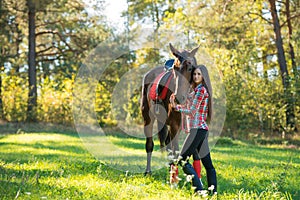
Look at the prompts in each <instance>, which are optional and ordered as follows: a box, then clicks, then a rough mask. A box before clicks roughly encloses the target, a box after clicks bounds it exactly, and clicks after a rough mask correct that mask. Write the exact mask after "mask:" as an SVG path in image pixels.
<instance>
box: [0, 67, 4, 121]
mask: <svg viewBox="0 0 300 200" xmlns="http://www.w3.org/2000/svg"><path fill="white" fill-rule="evenodd" d="M0 67H1V66H0ZM0 70H1V69H0ZM1 71H2V70H1ZM1 71H0V119H2V120H4V111H3V101H2V74H1V73H2V72H1Z"/></svg>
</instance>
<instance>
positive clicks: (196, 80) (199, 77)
mask: <svg viewBox="0 0 300 200" xmlns="http://www.w3.org/2000/svg"><path fill="white" fill-rule="evenodd" d="M193 81H194V83H196V84H199V83H202V81H203V77H202V73H201V71H200V69H199V68H197V69H195V71H194V73H193Z"/></svg>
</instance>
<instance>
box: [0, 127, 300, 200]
mask: <svg viewBox="0 0 300 200" xmlns="http://www.w3.org/2000/svg"><path fill="white" fill-rule="evenodd" d="M88 138H89V141H94V142H93V143H92V144H90V143H88V145H87V142H86V140H85V139H83V138H79V137H78V136H77V134H70V133H68V134H62V133H49V132H47V133H23V134H12V135H2V136H0V155H1V158H0V199H15V198H16V199H99V200H102V199H139V200H141V199H199V197H195V196H194V195H193V193H192V191H191V188H190V183H186V182H185V181H184V180H185V179H184V175H183V172H182V170H180V177H181V178H182V180H181V181H180V183H179V186H178V187H177V188H175V189H171V188H170V185H169V184H168V179H169V177H168V176H169V174H168V168H167V167H166V166H165V164H164V161H161V160H160V159H157V160H154V166H156V170H155V171H154V172H153V174H152V176H151V177H150V176H147V177H144V176H143V174H142V173H134V172H137V171H142V170H144V167H145V162H146V155H145V150H144V143H145V141H144V140H143V139H139V138H126V137H122V136H117V135H111V136H107V137H106V139H107V141H110V142H111V143H113V144H114V145H115V146H117V147H118V148H119V150H120V149H121V150H122V151H123V152H125V153H123V154H118V155H117V156H115V155H116V154H115V152H113V151H110V150H107V151H103V150H101V148H104V147H105V146H104V144H101V145H98V146H100V147H98V146H97V142H98V140H97V139H99V137H96V136H91V137H88ZM83 141H84V143H83ZM219 141H220V142H218V143H217V144H216V145H215V146H214V148H213V149H212V158H213V162H214V165H215V167H216V170H217V176H218V196H217V198H218V199H300V192H299V186H300V179H299V175H300V174H299V171H300V154H299V153H300V150H299V149H286V148H285V147H284V146H279V145H277V146H255V145H250V144H246V143H242V142H239V141H228V139H226V141H225V140H224V141H225V142H224V141H222V140H219ZM99 142H101V141H100V140H99ZM155 144H156V150H158V143H157V141H155ZM98 148H99V149H98ZM87 149H90V150H91V151H88V150H87ZM98 151H102V153H99V154H97V152H98ZM90 152H93V154H94V155H92V154H91V153H90ZM118 152H119V151H118ZM106 153H107V154H108V155H104V154H106ZM155 156H156V157H157V158H162V157H163V156H161V155H160V153H158V152H157V153H156V155H155ZM97 158H98V159H97ZM101 158H103V159H101ZM118 158H119V160H118ZM159 162H161V163H159ZM122 163H125V164H123V165H122ZM117 165H121V167H120V168H119V169H118V166H117ZM202 174H203V178H202V179H203V182H204V185H206V181H205V170H203V173H202ZM210 198H211V199H217V198H216V197H215V196H214V197H210Z"/></svg>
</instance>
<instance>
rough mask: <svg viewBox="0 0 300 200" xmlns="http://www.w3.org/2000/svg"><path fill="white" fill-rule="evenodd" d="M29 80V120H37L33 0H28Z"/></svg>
mask: <svg viewBox="0 0 300 200" xmlns="http://www.w3.org/2000/svg"><path fill="white" fill-rule="evenodd" d="M27 3H28V21H29V23H28V24H29V25H28V30H29V36H28V43H29V53H28V67H29V69H28V78H29V79H28V80H29V93H28V106H27V121H30V122H34V121H36V109H37V87H36V66H35V64H36V63H35V56H36V55H35V4H34V2H33V1H32V0H28V1H27Z"/></svg>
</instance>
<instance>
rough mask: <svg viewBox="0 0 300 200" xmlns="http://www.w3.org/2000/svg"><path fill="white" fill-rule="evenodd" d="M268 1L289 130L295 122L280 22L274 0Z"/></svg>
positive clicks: (287, 128)
mask: <svg viewBox="0 0 300 200" xmlns="http://www.w3.org/2000/svg"><path fill="white" fill-rule="evenodd" d="M269 3H270V7H271V15H272V19H273V26H274V32H275V42H276V48H277V56H278V64H279V67H280V72H281V78H282V84H283V88H284V96H285V102H286V104H287V108H286V127H285V129H286V130H288V131H289V128H294V127H295V124H294V123H293V120H292V119H293V116H294V110H293V106H292V105H291V100H290V99H291V98H290V93H291V91H290V84H289V74H288V70H287V64H286V59H285V55H284V49H283V43H282V37H281V30H280V24H279V19H278V15H277V9H276V1H275V0H269Z"/></svg>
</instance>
